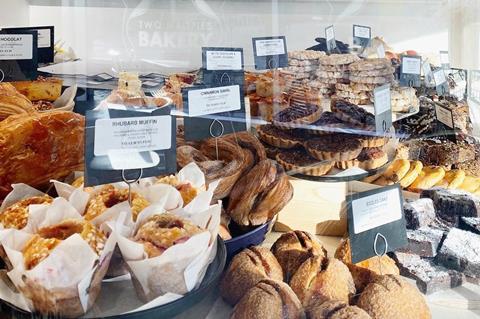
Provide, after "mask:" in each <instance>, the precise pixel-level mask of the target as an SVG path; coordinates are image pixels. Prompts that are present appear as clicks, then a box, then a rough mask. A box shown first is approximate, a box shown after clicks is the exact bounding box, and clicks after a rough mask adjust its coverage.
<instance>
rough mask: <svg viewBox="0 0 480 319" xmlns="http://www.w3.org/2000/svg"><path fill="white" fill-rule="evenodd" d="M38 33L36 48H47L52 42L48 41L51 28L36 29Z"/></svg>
mask: <svg viewBox="0 0 480 319" xmlns="http://www.w3.org/2000/svg"><path fill="white" fill-rule="evenodd" d="M37 33H38V42H37V47H38V48H49V47H51V46H52V42H51V41H50V37H51V30H50V29H37Z"/></svg>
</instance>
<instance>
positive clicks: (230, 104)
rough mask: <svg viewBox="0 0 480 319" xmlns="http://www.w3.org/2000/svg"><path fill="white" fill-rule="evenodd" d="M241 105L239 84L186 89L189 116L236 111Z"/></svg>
mask: <svg viewBox="0 0 480 319" xmlns="http://www.w3.org/2000/svg"><path fill="white" fill-rule="evenodd" d="M241 107H242V105H241V102H240V86H239V85H230V86H220V87H214V88H208V89H200V90H190V91H188V116H190V117H195V116H203V115H208V114H216V113H222V112H229V111H237V110H240V109H241Z"/></svg>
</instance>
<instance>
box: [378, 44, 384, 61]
mask: <svg viewBox="0 0 480 319" xmlns="http://www.w3.org/2000/svg"><path fill="white" fill-rule="evenodd" d="M377 56H378V58H379V59H384V58H385V47H384V46H383V44H381V43H380V45H379V46H378V47H377Z"/></svg>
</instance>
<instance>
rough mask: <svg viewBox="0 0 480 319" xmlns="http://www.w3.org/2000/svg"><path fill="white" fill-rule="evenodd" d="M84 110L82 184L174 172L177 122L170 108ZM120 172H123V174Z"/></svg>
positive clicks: (98, 183)
mask: <svg viewBox="0 0 480 319" xmlns="http://www.w3.org/2000/svg"><path fill="white" fill-rule="evenodd" d="M148 111H149V112H147V111H146V110H144V111H141V112H140V111H137V110H135V109H133V108H128V107H126V109H125V110H119V109H108V110H100V111H87V115H86V127H85V136H86V137H85V186H93V185H101V184H107V183H113V182H120V181H123V180H124V178H123V177H125V178H126V179H128V180H132V179H136V178H138V176H139V169H142V174H141V175H142V177H150V176H159V175H163V174H169V173H174V172H176V169H177V167H176V166H177V163H176V125H175V123H176V122H175V117H173V116H171V115H170V111H171V110H170V108H169V107H163V108H154V109H149V110H148ZM122 172H123V176H122Z"/></svg>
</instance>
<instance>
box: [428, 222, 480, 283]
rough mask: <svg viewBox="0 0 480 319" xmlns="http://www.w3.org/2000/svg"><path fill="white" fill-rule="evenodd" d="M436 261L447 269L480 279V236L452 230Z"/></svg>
mask: <svg viewBox="0 0 480 319" xmlns="http://www.w3.org/2000/svg"><path fill="white" fill-rule="evenodd" d="M435 260H436V262H438V263H439V264H441V265H443V266H445V267H447V268H451V269H455V270H458V271H461V272H463V273H464V274H465V275H467V276H470V277H474V278H480V235H478V234H474V233H471V232H468V231H465V230H461V229H458V228H452V229H451V230H450V232H449V233H448V235H447V237H446V238H445V240H444V241H443V244H442V247H441V248H440V250H439V252H438V255H437V257H436V259H435Z"/></svg>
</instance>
